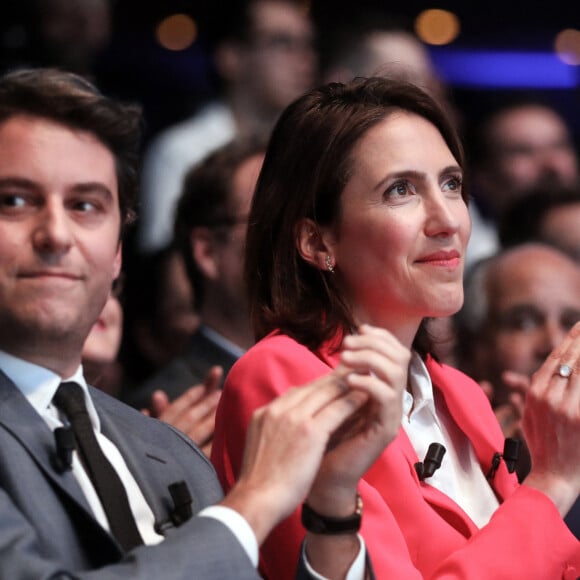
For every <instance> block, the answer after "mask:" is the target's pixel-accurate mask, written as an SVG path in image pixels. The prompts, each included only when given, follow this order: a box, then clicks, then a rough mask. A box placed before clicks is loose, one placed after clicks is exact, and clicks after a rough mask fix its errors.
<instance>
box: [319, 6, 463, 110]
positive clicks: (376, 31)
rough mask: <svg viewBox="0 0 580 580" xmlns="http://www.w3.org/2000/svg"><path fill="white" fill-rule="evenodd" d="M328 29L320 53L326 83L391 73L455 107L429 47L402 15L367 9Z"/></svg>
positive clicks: (322, 74) (442, 102) (446, 105)
mask: <svg viewBox="0 0 580 580" xmlns="http://www.w3.org/2000/svg"><path fill="white" fill-rule="evenodd" d="M325 32H326V36H325V37H324V38H323V41H324V42H322V48H321V55H320V57H321V76H322V78H323V80H324V81H325V82H331V81H336V82H348V81H349V80H351V79H352V78H354V77H356V76H363V77H369V76H376V75H380V76H388V77H391V78H396V79H400V80H406V81H410V82H413V83H414V84H416V85H418V86H420V87H421V88H422V89H424V90H425V91H427V92H428V93H430V94H431V96H433V97H435V98H436V99H437V100H438V101H439V102H440V103H441V104H442V105H444V106H445V107H446V108H448V109H452V107H451V106H450V104H449V90H448V87H447V86H446V85H445V84H444V83H443V82H442V80H441V78H440V76H439V74H438V72H437V70H436V69H435V65H434V63H433V61H432V59H431V56H430V54H429V51H428V50H427V47H426V46H425V45H424V44H423V43H422V42H421V41H420V40H419V38H418V37H417V36H416V35H415V34H414V32H413V31H412V28H411V27H410V25H408V24H407V22H405V21H404V20H403V19H402V18H399V17H395V16H390V17H389V16H386V15H385V14H384V12H381V13H379V14H376V13H374V14H370V13H368V12H365V14H364V15H362V16H359V17H358V18H357V19H356V20H355V21H352V20H349V21H348V22H346V23H345V24H344V26H342V27H337V28H333V29H331V30H328V31H325ZM321 33H322V31H321Z"/></svg>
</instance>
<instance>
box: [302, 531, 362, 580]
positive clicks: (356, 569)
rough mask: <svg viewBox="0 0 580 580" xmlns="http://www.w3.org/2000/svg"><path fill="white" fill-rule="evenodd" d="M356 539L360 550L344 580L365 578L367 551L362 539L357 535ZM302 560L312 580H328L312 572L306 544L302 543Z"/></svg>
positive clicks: (314, 571)
mask: <svg viewBox="0 0 580 580" xmlns="http://www.w3.org/2000/svg"><path fill="white" fill-rule="evenodd" d="M357 538H358V541H359V545H360V550H359V551H358V554H357V557H356V558H355V559H354V561H353V563H352V564H351V566H350V568H349V569H348V572H347V574H346V577H345V580H364V577H365V573H366V552H367V550H366V546H365V542H364V540H363V539H362V536H361V535H360V534H357ZM302 558H303V559H304V563H305V564H306V569H307V570H308V572H309V574H310V575H311V576H312V577H313V578H315V579H316V580H328V578H326V576H321V575H320V574H318V573H317V572H316V570H314V569H313V568H312V566H311V565H310V562H309V561H308V558H307V557H306V542H304V546H303V548H302Z"/></svg>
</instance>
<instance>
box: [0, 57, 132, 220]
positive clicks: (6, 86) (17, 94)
mask: <svg viewBox="0 0 580 580" xmlns="http://www.w3.org/2000/svg"><path fill="white" fill-rule="evenodd" d="M18 115H23V116H31V117H40V118H43V119H49V120H51V121H54V122H56V123H60V124H62V125H64V126H66V127H69V128H71V129H75V130H76V129H78V130H81V131H87V132H89V133H91V134H93V135H94V136H95V137H96V138H97V139H98V140H99V141H100V142H101V143H103V145H105V147H107V149H109V151H110V152H111V153H112V155H113V157H114V159H115V166H116V171H117V181H118V188H119V209H120V213H121V221H122V224H123V226H125V225H126V224H128V223H130V222H131V221H132V219H133V217H134V205H135V200H136V196H137V186H138V173H139V168H138V165H139V144H140V138H141V108H140V107H138V106H136V105H126V104H123V103H120V102H118V101H115V100H114V99H111V98H109V97H106V96H105V95H103V94H102V93H101V92H100V91H99V90H98V89H97V88H96V87H95V86H94V85H93V84H92V83H91V82H89V81H88V80H87V79H85V78H83V77H81V76H79V75H76V74H73V73H70V72H64V71H61V70H58V69H54V68H27V69H18V70H14V71H10V72H8V73H6V74H5V75H3V76H2V77H0V124H1V123H4V122H5V121H7V120H8V119H10V118H12V117H15V116H18Z"/></svg>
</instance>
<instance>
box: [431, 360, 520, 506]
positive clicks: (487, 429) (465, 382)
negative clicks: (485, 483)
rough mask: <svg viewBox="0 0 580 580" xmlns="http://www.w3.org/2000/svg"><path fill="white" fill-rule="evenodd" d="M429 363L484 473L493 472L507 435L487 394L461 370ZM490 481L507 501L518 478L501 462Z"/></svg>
mask: <svg viewBox="0 0 580 580" xmlns="http://www.w3.org/2000/svg"><path fill="white" fill-rule="evenodd" d="M426 364H427V368H428V370H429V374H430V375H431V380H432V382H433V387H434V388H436V389H438V391H439V392H440V393H441V394H442V395H443V398H444V399H445V403H446V405H447V408H448V409H449V412H450V413H451V416H452V417H453V419H454V420H455V422H456V423H457V425H458V426H459V428H460V429H461V430H462V431H463V432H464V433H465V435H466V436H467V438H468V439H469V440H470V441H471V444H472V445H473V448H474V451H475V454H476V456H477V459H478V461H479V463H480V465H481V469H482V470H483V473H484V474H487V473H489V471H490V469H491V466H492V461H493V458H494V455H495V454H496V453H500V454H501V453H502V452H503V443H504V436H503V434H502V432H501V428H500V426H499V423H498V422H497V421H496V420H495V416H494V415H493V413H490V412H489V402H488V401H487V399H486V397H485V394H484V393H483V391H480V390H477V389H479V386H478V385H477V384H475V383H474V382H473V381H472V380H471V379H469V378H468V377H467V376H465V375H464V374H463V373H461V372H459V371H458V370H456V369H453V368H451V367H443V366H442V365H440V364H439V363H437V362H436V361H434V360H433V359H432V358H428V359H427V361H426ZM474 387H476V388H475V389H474ZM466 396H469V397H470V399H471V400H470V403H471V404H470V405H469V406H467V405H466V404H465V398H466ZM480 411H482V412H480ZM489 481H490V485H491V486H492V488H493V489H494V491H495V493H496V495H497V496H498V497H499V499H500V500H504V499H506V497H508V496H510V495H511V494H512V493H513V492H514V491H515V489H516V488H517V478H516V477H515V475H514V474H510V473H509V472H508V470H507V467H506V465H505V462H504V461H500V463H499V466H498V468H497V471H496V473H495V475H494V476H493V477H492V478H491V479H490V480H489Z"/></svg>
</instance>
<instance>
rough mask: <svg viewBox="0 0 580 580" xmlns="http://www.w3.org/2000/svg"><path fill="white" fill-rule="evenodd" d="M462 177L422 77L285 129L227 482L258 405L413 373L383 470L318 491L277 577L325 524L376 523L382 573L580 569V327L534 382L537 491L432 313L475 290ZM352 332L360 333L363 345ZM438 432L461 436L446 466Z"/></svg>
mask: <svg viewBox="0 0 580 580" xmlns="http://www.w3.org/2000/svg"><path fill="white" fill-rule="evenodd" d="M462 182H463V153H462V148H461V144H460V142H459V139H458V137H457V134H456V132H455V130H454V128H453V127H452V125H451V124H450V122H449V121H448V119H447V118H446V116H445V114H444V112H443V111H442V110H441V109H440V107H439V106H438V105H437V104H436V103H435V102H434V101H433V100H432V99H431V98H430V97H429V96H427V95H426V94H425V93H424V92H422V91H421V90H420V89H418V88H416V87H414V86H412V85H408V84H405V83H400V82H395V81H389V80H386V79H378V78H376V79H357V80H355V81H353V82H351V83H349V84H347V85H342V84H330V85H327V86H324V87H321V88H320V89H317V90H314V91H312V92H310V93H308V94H306V95H305V96H304V97H302V98H300V99H298V100H297V101H296V102H295V103H293V104H292V105H290V106H289V107H288V108H287V109H286V111H285V112H284V113H283V114H282V116H281V118H280V120H279V122H278V124H277V125H276V127H275V129H274V132H273V134H272V138H271V141H270V144H269V147H268V151H267V154H266V159H265V162H264V166H263V169H262V172H261V175H260V178H259V181H258V186H257V189H256V193H255V197H254V201H253V206H252V210H251V214H250V219H249V229H248V237H247V250H246V265H245V267H246V276H247V281H248V287H249V299H250V305H251V308H252V319H253V323H254V328H255V332H256V337H257V339H258V340H259V341H258V343H257V344H256V345H255V346H254V347H253V348H252V349H250V350H249V351H248V352H247V353H246V354H245V355H244V356H242V357H241V359H240V360H239V361H238V362H237V363H236V365H235V366H234V367H233V369H232V371H231V372H230V374H229V376H228V378H227V381H226V385H225V388H224V393H223V396H222V399H221V403H220V408H219V410H218V416H217V424H216V433H215V439H214V444H213V452H212V461H213V462H214V465H215V466H216V469H217V471H218V475H219V476H220V479H221V482H222V484H223V486H224V487H225V489H226V490H227V489H229V488H230V487H231V486H232V485H233V483H234V482H235V481H236V478H237V476H238V473H239V472H240V468H241V458H242V451H243V446H244V441H245V436H246V430H247V426H248V424H249V422H250V418H251V416H252V414H253V412H254V411H255V410H256V409H258V408H260V407H262V406H263V405H265V404H266V403H268V402H269V401H270V400H272V399H273V398H275V397H277V396H279V395H280V394H282V393H284V392H285V391H287V390H288V389H289V388H291V387H294V386H297V385H302V384H305V383H308V382H311V381H312V380H314V379H317V378H319V377H322V376H325V375H327V374H328V373H329V372H331V371H332V369H335V368H336V367H337V366H338V365H339V364H340V363H341V362H343V363H344V364H345V365H347V366H348V368H350V369H354V370H353V371H352V372H350V373H349V374H348V375H347V376H346V377H345V380H344V388H345V389H353V390H357V389H360V388H363V387H364V386H366V385H368V384H370V383H372V382H373V381H376V380H380V381H382V382H383V383H386V384H390V383H392V382H397V381H402V384H397V385H392V386H393V387H396V386H398V387H399V388H401V387H403V391H404V396H403V401H402V404H403V410H404V414H403V420H402V425H401V428H400V431H399V434H398V436H397V438H396V439H395V440H394V442H393V443H391V445H389V446H388V447H386V448H385V450H384V451H383V453H382V454H381V455H380V456H379V458H378V459H377V461H376V462H375V463H374V464H373V466H372V467H371V468H370V469H369V470H368V471H367V472H366V474H365V476H364V478H363V480H361V481H360V482H359V481H358V480H357V479H355V478H354V477H350V478H349V472H350V471H351V470H354V471H356V469H355V466H353V465H343V466H341V467H342V475H343V478H342V481H343V482H344V486H343V488H344V489H343V490H342V492H341V496H340V497H339V498H337V497H334V498H333V497H325V496H324V495H320V494H313V493H310V494H309V495H308V496H307V497H306V498H305V502H304V504H303V507H302V513H301V512H300V510H298V511H297V512H296V513H294V514H293V515H292V516H290V517H289V518H288V519H287V520H285V521H284V522H283V523H282V524H280V525H279V526H278V527H277V528H276V529H275V530H274V532H273V533H272V534H271V536H270V537H269V539H268V540H267V541H266V543H265V544H264V545H263V548H262V552H261V570H262V572H263V574H264V576H265V577H267V578H270V579H271V580H280V579H282V580H283V579H286V578H291V577H292V576H293V574H294V564H293V563H294V562H295V561H296V555H297V552H298V550H299V546H300V543H301V541H302V540H303V538H304V535H305V528H306V530H308V531H309V532H310V533H311V536H310V537H312V534H314V537H318V536H320V537H321V538H322V541H323V538H324V536H325V535H329V534H330V535H335V534H341V533H345V532H346V533H352V531H353V530H357V529H358V526H360V536H361V537H362V541H361V546H362V548H361V550H364V549H365V547H366V550H367V551H368V553H369V555H370V559H371V560H372V565H373V568H374V572H375V574H376V577H377V578H379V579H381V580H382V579H391V578H393V579H405V580H406V579H413V578H416V579H420V578H465V579H468V578H469V579H476V578H478V579H479V578H481V579H486V580H487V579H492V578H493V579H494V580H495V579H500V578H505V579H508V578H509V579H510V580H511V579H514V578H526V579H530V578H537V579H538V580H551V579H559V578H565V579H572V578H574V579H576V578H578V577H579V576H580V545H579V544H578V542H577V540H576V539H575V538H574V537H573V536H572V535H571V534H570V533H569V531H568V530H567V528H566V526H565V525H564V523H563V520H562V516H563V515H565V514H566V512H567V511H568V509H569V508H570V507H571V505H572V504H573V502H574V501H575V499H576V497H577V496H578V494H579V492H580V446H579V445H577V443H576V442H577V441H578V440H579V439H578V438H579V437H580V378H579V376H578V372H577V370H576V369H580V338H579V337H580V327H578V328H575V329H573V330H572V331H571V333H570V335H569V336H568V338H567V339H566V341H565V342H564V344H563V345H561V346H560V347H559V349H557V351H555V352H554V353H553V355H552V356H551V357H549V358H548V360H547V361H546V363H545V364H544V365H543V367H542V368H541V369H540V371H539V372H538V373H537V374H536V375H535V377H534V379H533V380H532V383H531V385H530V386H529V391H528V396H527V403H526V411H525V416H524V425H525V427H526V439H527V440H528V444H529V446H530V450H531V453H532V461H533V468H532V472H531V473H530V475H529V476H528V479H527V480H526V482H525V484H524V485H521V486H519V485H518V484H517V481H516V478H515V475H514V474H513V473H510V472H509V470H508V464H507V463H506V461H505V459H504V458H503V457H502V454H503V448H504V439H503V437H502V433H501V430H500V428H499V426H498V424H497V421H496V419H495V416H494V414H493V412H492V410H491V408H490V406H489V403H488V401H487V399H486V397H485V396H484V394H483V392H482V391H481V389H480V388H479V386H478V385H477V384H476V383H474V382H473V381H471V380H470V379H469V378H468V377H466V376H465V375H463V374H461V373H459V372H458V371H456V370H454V369H452V368H449V367H446V366H443V365H440V364H439V363H438V362H437V361H436V360H434V359H433V358H432V356H431V355H430V352H431V350H432V349H431V344H430V338H429V334H428V332H427V324H428V320H429V318H432V317H440V316H448V315H450V314H453V313H454V312H456V311H457V310H458V309H459V308H460V307H461V304H462V300H463V288H462V277H463V267H464V259H465V249H466V245H467V241H468V238H469V233H470V221H469V214H468V211H467V203H466V200H467V195H466V193H465V189H464V187H463V183H462ZM351 335H359V336H357V337H356V344H357V346H356V348H355V349H354V352H353V349H352V348H351V347H352V342H353V336H351ZM385 336H387V337H388V339H385ZM378 344H380V345H379V346H377V345H378ZM357 349H358V351H360V353H361V354H360V361H359V359H357ZM373 349H377V350H379V351H380V352H381V355H382V356H383V357H385V358H386V359H387V363H386V364H385V365H383V366H380V367H378V368H377V367H376V366H375V367H373V369H372V372H371V369H370V367H369V365H368V364H365V363H363V362H362V360H363V358H364V360H365V361H368V360H369V355H368V353H369V351H372V350H373ZM363 353H364V357H363ZM402 353H404V355H403V354H402ZM395 368H398V369H399V370H401V372H399V373H395V372H393V369H395ZM368 405H369V406H370V407H371V408H370V414H371V415H372V402H371V401H370V400H369V403H368ZM365 411H366V414H365V415H364V416H365V417H368V415H369V409H368V408H367V409H366V410H365ZM361 420H362V419H361ZM349 429H350V431H352V432H356V431H357V429H359V425H358V424H357V421H353V422H352V424H351V425H350V427H349ZM347 431H348V429H347ZM343 435H344V433H339V434H337V435H336V436H337V437H341V436H343ZM431 443H437V444H439V445H440V446H442V448H444V449H445V450H446V453H445V454H444V455H443V458H442V460H441V457H439V461H438V462H437V461H436V462H435V465H436V470H435V471H434V472H433V473H432V472H429V471H428V470H427V469H426V468H427V466H428V464H429V461H428V459H429V457H430V454H429V453H428V449H429V447H430V444H431ZM440 449H441V447H440ZM328 454H329V456H330V457H331V454H332V446H330V447H329V450H328ZM510 467H511V466H510ZM333 473H334V474H336V471H334V472H333ZM324 475H325V474H324V472H323V473H321V474H319V477H324ZM334 489H336V487H335V488H334ZM345 497H351V498H352V500H351V503H350V506H351V507H350V510H349V511H348V513H347V512H346V511H345V509H344V506H345V502H344V501H343V500H344V498H345ZM360 500H362V502H361V501H360ZM361 503H362V505H363V506H364V507H363V515H362V518H361V517H360V511H361ZM337 505H340V506H341V507H340V510H338V509H337ZM338 512H340V513H338ZM361 521H362V525H360V523H361ZM348 538H349V541H350V538H351V536H350V535H349V536H348ZM346 541H347V539H346V537H345V543H346ZM345 545H346V544H345ZM306 550H307V551H308V543H306ZM351 572H352V574H353V575H356V574H357V570H356V569H353V570H352V571H351ZM352 577H354V576H352ZM359 577H361V576H359ZM349 578H351V576H349Z"/></svg>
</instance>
